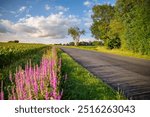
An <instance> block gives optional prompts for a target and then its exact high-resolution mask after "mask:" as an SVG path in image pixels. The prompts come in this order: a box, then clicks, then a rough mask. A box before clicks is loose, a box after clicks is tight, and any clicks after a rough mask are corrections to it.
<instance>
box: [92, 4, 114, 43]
mask: <svg viewBox="0 0 150 117" xmlns="http://www.w3.org/2000/svg"><path fill="white" fill-rule="evenodd" d="M92 11H93V15H92V19H93V24H92V26H91V32H92V35H93V36H94V37H95V38H96V39H101V40H103V41H104V42H105V41H106V39H108V32H109V24H110V20H111V19H112V18H113V15H114V7H113V6H111V5H106V4H105V5H96V6H94V7H93V8H92Z"/></svg>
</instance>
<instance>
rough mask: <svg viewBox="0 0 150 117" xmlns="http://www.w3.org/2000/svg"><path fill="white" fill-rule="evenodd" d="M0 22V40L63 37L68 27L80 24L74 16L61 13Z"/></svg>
mask: <svg viewBox="0 0 150 117" xmlns="http://www.w3.org/2000/svg"><path fill="white" fill-rule="evenodd" d="M0 22H1V23H0V40H2V39H4V38H6V39H8V38H9V39H11V38H16V39H26V40H27V39H37V38H41V39H42V38H44V39H46V38H47V39H63V38H65V37H66V36H67V30H68V28H69V27H71V26H75V25H79V24H80V20H79V19H78V18H77V17H76V16H73V15H70V16H65V15H64V14H63V13H58V14H51V15H49V16H48V17H44V16H35V17H25V18H22V19H20V20H19V21H18V22H16V23H13V22H11V21H8V20H1V21H0ZM44 39H43V40H44Z"/></svg>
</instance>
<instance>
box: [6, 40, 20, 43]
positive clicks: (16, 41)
mask: <svg viewBox="0 0 150 117" xmlns="http://www.w3.org/2000/svg"><path fill="white" fill-rule="evenodd" d="M8 43H19V40H14V41H8Z"/></svg>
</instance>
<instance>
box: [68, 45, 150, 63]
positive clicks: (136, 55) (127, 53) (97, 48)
mask: <svg viewBox="0 0 150 117" xmlns="http://www.w3.org/2000/svg"><path fill="white" fill-rule="evenodd" d="M67 47H70V48H79V49H84V50H94V51H98V52H103V53H110V54H116V55H121V56H128V57H134V58H141V59H146V60H150V56H149V55H141V54H139V53H133V52H131V51H129V50H121V49H112V50H110V49H107V48H105V47H104V46H101V47H100V46H78V47H75V46H67Z"/></svg>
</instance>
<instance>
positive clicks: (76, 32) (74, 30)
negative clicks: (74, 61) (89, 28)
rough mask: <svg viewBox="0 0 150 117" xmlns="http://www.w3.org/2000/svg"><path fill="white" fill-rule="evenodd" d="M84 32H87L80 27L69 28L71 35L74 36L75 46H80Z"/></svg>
mask: <svg viewBox="0 0 150 117" xmlns="http://www.w3.org/2000/svg"><path fill="white" fill-rule="evenodd" d="M82 34H85V30H80V28H79V27H70V28H69V29H68V35H71V37H72V38H73V40H74V44H75V46H78V43H79V41H80V36H81V35H82Z"/></svg>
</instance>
